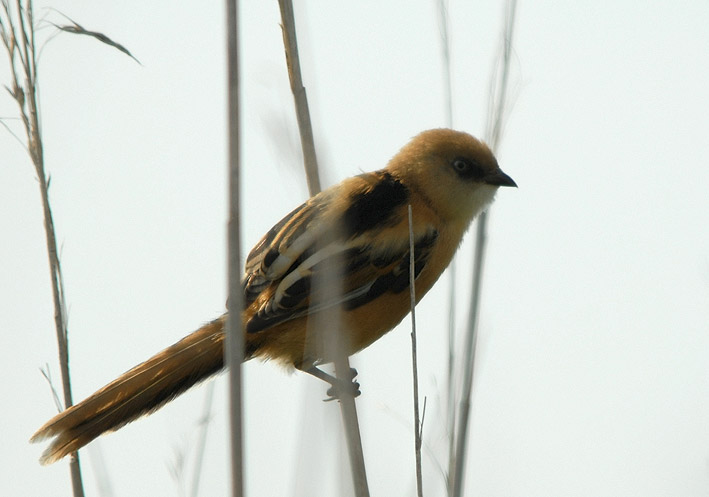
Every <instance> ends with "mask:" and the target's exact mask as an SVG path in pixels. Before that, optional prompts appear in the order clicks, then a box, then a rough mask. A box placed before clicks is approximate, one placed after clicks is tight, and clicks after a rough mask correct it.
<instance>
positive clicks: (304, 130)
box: [278, 0, 321, 197]
mask: <svg viewBox="0 0 709 497" xmlns="http://www.w3.org/2000/svg"><path fill="white" fill-rule="evenodd" d="M278 5H279V6H280V8H281V22H282V23H283V24H281V27H282V28H283V45H284V47H285V50H286V64H287V65H288V79H289V81H290V87H291V91H292V92H293V99H294V102H295V115H296V119H297V120H298V131H299V132H300V146H301V148H302V150H303V164H304V166H305V177H306V180H307V182H308V191H309V192H310V196H311V197H312V196H313V195H315V194H316V193H318V192H319V191H320V190H321V187H320V174H319V173H318V160H317V156H316V154H315V140H314V138H313V125H312V121H311V120H310V108H309V107H308V95H307V94H306V92H305V87H304V86H303V76H302V74H301V71H300V57H299V55H298V38H297V37H296V34H295V15H294V14H293V2H292V1H291V0H278Z"/></svg>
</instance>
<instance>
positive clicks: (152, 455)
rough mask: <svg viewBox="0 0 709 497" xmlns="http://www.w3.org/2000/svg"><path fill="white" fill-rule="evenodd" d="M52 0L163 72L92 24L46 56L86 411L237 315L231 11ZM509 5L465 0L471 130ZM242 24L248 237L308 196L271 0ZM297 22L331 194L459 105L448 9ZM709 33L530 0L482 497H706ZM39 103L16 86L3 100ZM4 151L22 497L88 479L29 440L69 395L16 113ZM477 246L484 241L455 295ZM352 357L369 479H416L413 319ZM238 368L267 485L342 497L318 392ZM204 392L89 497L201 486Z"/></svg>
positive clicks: (440, 328) (11, 423)
mask: <svg viewBox="0 0 709 497" xmlns="http://www.w3.org/2000/svg"><path fill="white" fill-rule="evenodd" d="M49 5H51V6H53V7H55V8H56V9H58V10H60V11H62V12H64V13H65V14H67V15H68V16H69V17H71V18H73V19H74V20H76V21H77V22H79V23H80V24H82V25H83V26H85V27H86V28H87V29H92V30H96V31H101V32H103V33H105V34H106V35H108V36H110V37H112V38H113V39H115V40H117V41H119V42H120V43H122V44H124V45H125V46H126V47H128V48H129V49H130V50H131V51H132V52H133V54H134V55H135V56H136V57H137V58H138V59H140V61H141V62H142V64H143V65H142V66H140V65H138V64H136V63H135V62H134V61H133V60H131V59H130V58H128V57H126V56H125V55H123V54H121V53H119V52H117V51H116V50H113V49H111V48H109V47H107V46H105V45H102V44H100V43H98V42H96V41H95V40H93V39H91V38H88V37H80V36H72V35H69V34H62V35H60V36H57V37H55V38H53V39H52V41H51V42H50V43H48V44H47V45H46V47H45V48H44V50H43V52H42V55H41V60H40V68H39V71H40V85H41V104H42V121H43V127H44V138H45V147H46V148H45V154H46V161H47V168H48V170H49V172H50V173H51V176H52V188H51V200H52V206H53V208H54V214H55V221H56V225H57V229H58V234H59V240H60V243H61V246H62V262H63V268H64V273H65V277H66V293H67V301H68V304H69V308H70V321H69V329H70V339H71V367H72V372H73V383H74V396H75V400H76V401H78V400H81V399H82V398H84V397H85V396H86V395H89V394H90V393H92V392H93V391H94V390H96V389H97V388H99V387H101V386H103V385H104V384H105V383H106V382H108V381H110V380H111V379H113V378H115V377H116V376H117V375H118V374H120V373H122V372H123V371H125V370H127V369H129V368H130V367H132V366H134V365H135V364H137V363H138V362H140V361H142V360H144V359H146V358H147V357H149V356H150V355H152V354H153V353H155V352H157V351H158V350H160V349H162V348H163V347H165V346H167V345H169V344H171V343H173V342H174V341H176V340H178V339H179V338H181V337H182V336H184V335H185V334H187V333H189V332H190V331H192V330H193V329H196V328H197V327H198V326H200V324H202V323H203V322H205V321H208V320H210V319H212V318H214V317H216V316H218V315H219V314H220V313H221V312H222V311H223V308H224V302H225V300H226V282H225V267H226V264H225V261H226V254H225V248H226V247H225V232H226V212H227V209H226V182H225V180H226V172H225V166H226V153H225V151H226V145H225V124H226V116H225V84H224V82H225V73H224V66H225V53H224V40H225V32H224V15H223V10H224V6H223V4H222V2H174V1H165V0H160V1H158V0H156V1H151V2H136V1H126V2H80V1H68V0H67V1H61V0H55V1H52V2H45V1H41V2H40V1H38V2H37V3H36V10H37V12H38V17H40V15H42V14H46V15H47V16H48V17H49V18H50V19H51V20H52V21H54V22H60V19H61V18H60V17H59V16H58V15H57V14H56V13H51V12H49V11H47V10H45V9H46V7H47V6H49ZM503 12H504V6H503V4H502V3H501V2H497V1H486V0H483V1H475V2H463V1H455V0H452V1H451V2H450V20H451V41H452V54H453V55H452V56H453V89H454V95H453V99H454V116H453V119H454V127H456V128H458V129H462V130H465V131H468V132H471V133H473V134H476V135H482V134H483V133H484V131H485V119H486V108H487V107H486V102H487V96H488V85H489V83H488V81H489V78H490V73H491V70H492V68H493V61H494V58H495V56H496V54H497V50H498V48H499V45H500V36H499V32H500V26H501V24H502V18H503ZM240 14H241V22H242V25H241V28H242V30H241V33H240V37H241V43H242V44H241V48H242V55H243V58H242V76H243V77H242V90H243V144H244V153H243V167H244V189H243V194H244V198H243V212H244V216H245V217H244V227H243V241H244V247H243V249H244V253H246V252H248V250H249V249H250V247H251V246H252V245H253V244H254V243H255V242H256V241H258V239H259V238H260V236H261V235H262V234H263V233H264V232H265V231H266V230H267V229H268V228H269V227H270V226H271V225H272V224H273V223H275V222H276V221H278V220H279V219H280V218H281V217H282V216H283V215H284V214H286V213H287V212H289V211H290V210H291V209H292V208H293V207H295V206H296V205H298V204H299V203H300V202H302V201H303V200H304V199H305V198H306V197H307V190H306V187H305V180H304V177H303V174H302V172H301V166H300V161H301V160H300V153H299V144H298V141H297V138H296V134H295V119H294V112H293V104H292V100H291V97H290V90H289V86H288V80H287V75H286V70H285V63H284V56H283V48H282V41H281V33H280V28H279V13H278V6H277V2H276V1H275V0H274V1H269V2H266V1H248V2H242V6H241V12H240ZM296 14H297V16H298V22H299V24H298V29H299V32H298V34H299V41H300V45H301V55H302V58H303V71H304V80H305V84H306V87H307V89H308V94H309V99H310V104H311V111H312V116H313V121H314V128H315V138H316V143H317V146H318V152H319V157H320V161H321V164H322V167H323V177H324V183H325V184H327V185H329V184H333V183H335V182H337V181H339V180H341V179H343V178H345V177H348V176H351V175H354V174H357V173H359V172H360V171H368V170H373V169H378V168H380V167H382V166H384V165H385V163H386V161H387V160H388V159H389V158H390V157H391V156H392V155H393V154H394V153H396V151H397V150H398V149H399V148H400V147H401V146H402V145H403V144H404V143H406V141H407V140H408V139H409V138H410V137H412V136H413V135H415V134H416V133H418V132H419V131H421V130H423V129H427V128H432V127H440V126H443V125H444V124H445V113H444V105H443V78H442V64H441V44H440V35H439V22H438V14H437V4H436V3H435V2H433V1H425V2H410V1H404V0H399V1H391V2H374V1H360V2H355V3H350V4H348V5H347V6H343V5H342V4H341V3H340V2H304V3H302V4H301V3H298V5H297V8H296ZM708 25H709V3H707V2H706V1H701V0H698V1H690V0H688V1H684V2H661V1H647V2H631V1H614V2H552V1H534V2H524V1H522V2H520V4H519V6H518V17H517V31H516V35H515V40H514V59H513V62H512V76H511V85H510V96H511V97H512V100H513V102H514V106H513V108H512V110H511V113H510V114H509V120H508V123H507V126H506V129H505V134H504V138H503V141H502V145H501V148H500V150H499V153H498V159H499V162H500V164H501V166H502V167H503V169H504V170H505V171H506V172H507V173H508V174H509V175H511V176H512V177H513V178H514V179H515V180H516V181H517V183H518V184H519V189H517V190H513V189H506V190H503V191H501V192H500V193H499V194H498V198H497V201H496V203H495V205H494V208H493V210H492V215H491V219H490V220H491V222H490V232H489V235H490V238H489V240H490V243H489V250H488V257H487V266H486V271H485V278H484V283H483V286H484V297H483V302H482V305H483V307H482V315H481V335H480V342H479V350H478V352H479V356H478V360H479V362H478V367H477V370H476V381H475V392H474V399H473V401H474V405H473V412H472V426H471V434H470V457H469V459H468V467H467V471H466V484H467V490H468V492H467V495H481V496H540V497H541V496H644V497H647V496H680V497H684V496H706V495H709V361H708V358H709V229H708V228H707V227H708V226H709V194H708V193H707V186H708V185H709V167H707V166H708V165H709V139H708V138H707V132H708V131H709V98H708V94H709V71H708V70H707V68H708V67H709V29H707V26H708ZM52 30H53V28H50V27H47V26H46V25H45V29H44V30H43V31H41V37H42V39H46V37H49V36H50V35H51V34H52ZM0 80H1V81H2V83H3V84H8V82H9V78H8V73H7V65H6V60H5V58H4V53H3V58H0ZM16 115H17V114H16V109H15V106H14V102H13V101H11V100H10V98H9V97H8V96H7V95H5V94H4V92H3V96H2V97H0V116H2V117H4V118H9V117H13V116H16ZM6 122H7V123H8V125H9V126H10V127H11V128H12V129H13V130H15V131H16V132H17V133H21V127H20V124H19V122H16V121H6ZM0 151H1V155H0V233H2V236H3V240H4V241H3V242H2V243H0V281H2V285H0V302H1V303H0V375H1V376H2V378H3V381H2V383H0V398H1V399H2V408H1V409H0V426H1V427H2V428H1V430H2V441H3V449H4V450H2V451H0V494H1V495H7V496H11V495H27V496H44V495H55V496H68V495H70V493H71V490H70V483H69V474H68V467H67V466H68V465H67V463H66V462H60V463H57V464H55V465H53V466H50V467H41V466H40V465H39V464H38V462H37V459H38V457H39V455H40V453H41V451H42V450H43V448H44V445H30V444H28V442H27V441H28V439H29V437H30V435H31V434H32V433H33V432H34V431H35V430H36V429H37V428H38V427H39V426H40V425H42V424H43V423H44V422H45V421H46V420H47V419H48V418H49V417H51V416H52V415H53V414H54V413H55V408H54V405H53V402H52V399H51V396H50V393H49V389H48V387H47V384H46V382H45V380H44V379H43V378H42V376H41V374H40V373H39V368H40V367H41V366H43V365H44V364H45V363H49V365H50V368H51V371H52V373H53V375H54V377H55V378H56V379H57V382H58V377H59V371H58V366H57V353H56V343H55V338H54V329H53V321H52V308H51V292H50V288H49V278H48V270H47V258H46V249H45V243H44V233H43V228H42V218H41V209H40V199H39V194H38V189H37V183H36V180H35V175H34V170H33V168H32V166H31V164H30V161H29V158H28V157H27V156H26V155H25V153H24V152H23V150H22V148H21V147H20V146H19V145H18V143H17V141H16V140H15V139H14V138H12V137H11V136H10V135H9V133H7V132H6V131H5V130H0ZM471 253H472V244H471V243H470V237H467V238H466V242H465V243H464V244H463V246H462V248H461V252H460V256H459V259H458V260H459V263H458V272H459V274H460V277H459V280H458V282H459V291H458V299H459V302H464V301H465V300H466V299H467V298H468V295H469V291H468V287H469V284H468V283H467V280H468V279H469V274H470V263H469V261H470V259H471ZM447 295H448V277H447V276H444V277H443V278H442V280H441V281H440V282H439V284H438V285H437V287H436V288H434V290H433V291H432V292H431V293H430V294H429V295H428V296H427V297H426V299H424V301H423V302H422V304H421V305H420V306H419V307H418V311H417V318H418V326H419V339H420V345H419V361H420V375H421V394H422V396H423V395H425V396H427V398H428V407H427V414H426V420H425V426H424V432H425V443H426V447H427V448H426V452H425V455H424V461H423V462H424V469H425V472H424V481H425V493H426V495H427V496H442V495H444V484H443V479H442V477H441V473H440V471H439V469H438V468H439V466H440V465H442V464H445V457H446V445H445V440H444V419H445V418H444V411H443V404H444V397H443V386H444V384H445V376H444V374H445V357H446V336H447V335H446V331H445V323H446V319H445V316H446V309H447V304H446V298H447ZM459 310H460V312H459V314H460V316H459V317H460V320H459V329H460V331H462V327H463V323H464V321H465V316H466V313H465V312H464V311H463V309H462V306H461V309H459ZM353 365H354V366H355V367H357V368H358V370H359V381H360V383H361V384H362V391H363V395H362V396H361V397H360V399H359V400H358V408H359V413H360V418H361V425H362V432H363V444H364V451H365V459H366V462H367V470H368V476H369V481H370V488H371V492H372V495H374V496H382V495H413V494H414V493H415V483H414V482H415V480H414V463H413V460H414V456H413V440H412V439H413V437H412V429H411V424H412V410H411V404H412V400H411V373H410V339H409V333H408V320H406V321H404V326H403V327H400V328H399V329H397V330H395V331H393V332H392V333H390V334H389V335H387V336H386V337H384V338H383V339H381V340H380V341H378V342H377V343H376V344H374V345H373V346H372V347H370V348H369V349H367V350H366V351H365V352H363V353H361V354H359V355H357V356H355V358H354V359H353ZM244 374H245V378H246V380H245V381H246V383H245V403H246V405H245V413H246V414H245V415H246V425H245V431H246V452H245V454H246V471H247V476H246V483H247V491H248V495H253V496H261V495H293V496H331V495H348V492H349V491H350V483H349V482H350V477H349V474H348V472H347V471H346V470H345V472H341V471H342V468H344V467H345V463H343V462H342V459H341V456H342V455H344V454H345V451H344V450H343V445H342V440H341V436H340V434H339V433H340V424H341V423H340V419H339V409H338V407H337V406H336V404H335V403H323V402H321V400H320V399H322V398H323V397H324V393H325V386H324V385H322V384H320V383H319V382H317V380H314V379H312V378H310V377H304V375H299V374H293V375H288V374H286V373H284V372H283V371H282V370H281V369H280V368H279V367H277V366H275V365H273V364H267V363H266V364H263V363H259V362H251V363H248V364H246V366H245V368H244ZM225 390H226V380H225V377H223V376H222V377H219V378H218V379H217V381H216V389H215V395H214V406H213V413H212V421H211V424H210V426H209V435H208V439H207V449H206V455H205V462H204V468H203V472H202V477H201V487H200V489H201V491H200V495H210V496H211V495H214V496H218V495H228V486H229V479H228V473H227V471H228V462H227V449H228V446H227V430H226V429H227V423H226V417H225V412H226V402H225V395H224V394H225ZM207 393H208V389H207V388H205V387H201V388H198V389H195V390H194V391H191V392H189V393H188V394H186V395H184V396H182V397H181V398H179V399H178V400H177V401H175V402H172V403H171V404H170V405H169V406H167V407H166V408H164V409H162V410H161V411H159V412H158V413H157V414H155V415H153V416H151V417H149V418H146V419H143V420H141V421H139V422H136V423H133V424H132V425H130V426H128V427H126V428H124V429H122V430H120V431H119V432H117V433H115V434H111V435H109V436H105V437H102V438H100V439H99V440H98V441H97V442H95V443H93V444H91V445H90V446H89V447H88V449H87V450H83V451H82V458H83V459H82V460H83V468H84V476H85V486H86V490H87V495H101V496H128V495H130V496H136V495H151V496H173V495H178V496H179V495H185V493H186V492H187V490H188V489H189V488H190V484H191V483H190V482H191V480H192V476H191V471H192V470H191V468H192V464H193V459H194V451H195V446H196V440H197V434H198V431H199V420H200V418H201V416H202V411H203V409H204V405H205V398H206V397H207ZM179 454H186V456H185V457H186V458H187V465H188V466H187V468H188V469H187V470H186V474H183V476H182V477H181V478H182V480H180V481H178V480H176V479H175V478H174V477H173V476H172V472H171V468H172V467H174V466H175V464H176V461H177V460H178V455H179ZM102 472H103V473H105V476H103V477H99V476H100V475H101V473H102ZM339 481H344V483H339ZM102 482H103V483H102ZM106 482H108V484H109V485H110V487H108V488H107V487H104V486H102V485H103V484H104V483H106Z"/></svg>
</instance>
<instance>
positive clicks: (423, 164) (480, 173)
mask: <svg viewBox="0 0 709 497" xmlns="http://www.w3.org/2000/svg"><path fill="white" fill-rule="evenodd" d="M387 169H388V170H389V171H390V172H391V173H392V174H393V175H395V176H398V177H399V178H401V179H402V180H403V182H404V183H405V184H406V185H408V186H409V187H410V188H415V189H416V190H418V191H419V193H421V194H422V195H423V196H424V197H425V198H426V199H427V201H428V202H429V203H430V204H431V207H433V209H434V210H436V211H437V212H439V214H440V215H441V216H442V217H443V218H444V219H445V220H447V221H451V222H465V223H469V222H470V221H471V220H472V219H473V218H474V217H475V216H477V215H478V214H479V213H480V212H482V211H483V210H484V209H485V207H486V206H487V205H488V204H489V203H490V202H492V200H493V199H494V197H495V192H496V191H497V189H498V188H499V187H501V186H515V187H516V186H517V184H516V183H515V182H514V181H513V180H512V178H510V177H509V176H507V175H506V174H505V173H504V172H502V170H501V169H500V166H498V164H497V160H496V159H495V156H494V155H493V154H492V152H491V151H490V149H489V148H488V146H487V145H485V143H483V142H481V141H480V140H478V139H476V138H474V137H473V136H471V135H469V134H467V133H463V132H460V131H454V130H451V129H431V130H428V131H424V132H422V133H419V134H418V135H417V136H415V137H414V138H413V139H412V140H411V141H410V142H409V143H408V144H406V145H405V146H404V147H403V148H402V149H401V150H400V151H399V153H398V154H396V155H395V156H394V157H393V158H392V160H391V161H390V162H389V165H388V166H387Z"/></svg>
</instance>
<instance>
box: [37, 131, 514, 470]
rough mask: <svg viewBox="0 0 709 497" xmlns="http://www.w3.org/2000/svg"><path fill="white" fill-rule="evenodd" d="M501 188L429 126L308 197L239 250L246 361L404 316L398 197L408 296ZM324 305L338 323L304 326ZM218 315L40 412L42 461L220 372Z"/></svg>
mask: <svg viewBox="0 0 709 497" xmlns="http://www.w3.org/2000/svg"><path fill="white" fill-rule="evenodd" d="M500 186H516V185H515V183H514V181H512V179H511V178H510V177H509V176H507V175H505V174H504V173H503V172H502V171H501V170H500V168H499V167H498V165H497V161H496V160H495V158H494V156H493V155H492V153H491V152H490V150H489V149H488V148H487V146H485V144H483V143H481V142H479V141H478V140H476V139H475V138H473V137H472V136H470V135H468V134H465V133H461V132H457V131H452V130H447V129H436V130H429V131H425V132H423V133H421V134H419V135H418V136H416V137H415V138H414V139H413V140H412V141H411V142H409V144H407V145H406V146H405V147H404V148H402V149H401V151H400V152H399V153H398V154H397V155H396V156H395V157H394V158H393V159H392V160H391V161H390V162H389V164H388V165H387V167H386V168H385V169H382V170H379V171H375V172H372V173H366V174H362V175H359V176H356V177H353V178H349V179H347V180H345V181H343V182H342V183H340V184H339V185H336V186H334V187H332V188H329V189H328V190H325V191H323V192H321V193H320V194H318V195H316V196H314V197H313V198H311V199H309V200H308V201H307V202H305V203H304V204H303V205H301V206H300V207H298V208H297V209H295V210H294V211H293V212H291V213H290V214H288V215H287V216H286V217H285V218H284V219H283V220H282V221H280V222H279V223H278V224H276V225H275V226H274V227H273V228H272V229H271V230H270V231H269V232H268V233H267V234H266V235H265V236H264V237H263V238H262V239H261V241H260V242H259V243H258V244H257V245H256V246H255V247H254V249H253V250H252V251H251V253H250V254H249V256H248V258H247V261H246V265H245V275H244V279H243V288H244V295H243V296H244V301H245V302H244V311H243V314H242V321H243V324H244V328H245V334H244V341H245V353H246V359H250V358H252V357H260V358H264V359H275V360H278V361H279V362H282V363H284V364H286V365H289V366H293V367H296V368H298V369H301V370H304V371H309V372H313V368H314V367H315V366H317V365H318V364H321V363H326V362H330V361H331V360H332V357H331V355H330V353H329V352H328V348H327V347H326V346H325V344H326V343H327V337H326V335H327V334H332V333H337V334H338V338H339V339H340V340H341V341H342V343H343V344H344V347H345V351H346V352H347V353H348V354H353V353H355V352H357V351H359V350H361V349H363V348H364V347H366V346H368V345H370V344H371V343H372V342H374V341H375V340H377V339H378V338H379V337H381V336H382V335H384V334H385V333H386V332H387V331H389V330H391V329H392V328H393V327H394V326H396V325H397V324H398V323H399V322H400V321H401V320H402V319H403V318H404V316H406V314H407V313H408V312H409V307H410V305H409V292H408V285H409V257H410V254H409V226H408V216H407V210H408V205H411V207H412V212H413V233H414V242H415V249H414V266H415V270H414V271H415V273H414V276H415V278H416V298H417V301H418V300H420V299H421V298H422V297H423V296H424V295H425V294H426V292H428V290H429V289H430V288H431V287H432V286H433V284H434V283H435V282H436V280H437V279H438V277H439V276H440V275H441V273H442V272H443V270H444V269H445V268H446V267H447V266H448V263H449V262H450V260H451V258H452V257H453V254H454V253H455V251H456V249H457V247H458V245H459V244H460V241H461V238H462V236H463V234H464V233H465V231H466V229H467V228H468V226H469V224H470V222H471V221H472V219H473V218H474V217H475V216H476V215H477V214H478V213H479V212H480V211H481V210H482V209H484V208H485V206H486V205H487V204H489V203H490V202H491V201H492V199H493V197H494V194H495V191H496V190H497V188H498V187H500ZM323 278H325V279H327V278H330V279H332V278H335V279H336V282H337V283H338V292H332V291H329V290H330V289H328V288H325V289H323V288H322V287H321V286H319V285H318V281H321V280H322V279H323ZM332 310H336V311H337V316H338V321H337V323H327V326H322V323H320V326H317V327H315V326H313V325H312V323H313V321H316V319H315V318H317V317H318V316H322V315H323V313H324V312H330V311H332ZM225 321H226V315H223V316H221V317H219V318H218V319H216V320H214V321H211V322H210V323H207V324H205V325H204V326H203V327H201V328H200V329H199V330H197V331H195V332H194V333H192V334H191V335H188V336H187V337H185V338H184V339H182V340H180V341H179V342H177V343H175V344H174V345H172V346H170V347H168V348H167V349H165V350H163V351H162V352H160V353H158V354H156V355H155V356H153V357H152V358H150V359H148V360H147V361H145V362H144V363H142V364H140V365H138V366H136V367H134V368H133V369H131V370H129V371H127V372H126V373H124V374H123V375H121V376H120V377H119V378H117V379H116V380H114V381H113V382H111V383H109V384H108V385H106V386H105V387H103V388H102V389H100V390H99V391H97V392H96V393H94V394H93V395H91V396H90V397H88V398H87V399H85V400H84V401H82V402H80V403H79V404H77V405H75V406H73V407H70V408H69V409H67V410H66V411H64V412H63V413H60V414H58V415H57V416H55V417H54V418H52V419H51V420H49V421H48V422H47V423H46V424H45V425H44V426H42V427H41V428H40V429H39V430H38V431H37V432H36V433H35V434H34V435H33V436H32V439H31V441H33V442H35V441H39V440H44V439H47V438H51V437H54V440H53V441H52V443H51V444H50V446H49V448H48V449H47V450H46V451H45V452H44V454H43V455H42V458H41V462H42V463H43V464H49V463H52V462H55V461H57V460H58V459H61V458H62V457H64V456H66V455H67V454H70V453H72V452H74V451H76V450H78V449H80V448H81V447H83V446H84V445H86V444H87V443H89V442H90V441H91V440H93V439H95V438H96V437H98V436H99V435H101V434H102V433H105V432H107V431H112V430H116V429H118V428H120V427H121V426H123V425H125V424H126V423H129V422H131V421H133V420H135V419H136V418H138V417H140V416H142V415H145V414H148V413H151V412H153V411H155V410H156V409H158V408H160V407H161V406H162V405H164V404H165V403H166V402H168V401H169V400H171V399H173V398H174V397H176V396H177V395H179V394H181V393H182V392H184V391H185V390H187V389H189V388H190V387H192V386H193V385H195V384H197V383H199V382H200V381H203V380H205V379H206V378H208V377H210V376H211V375H213V374H215V373H217V372H218V371H220V370H221V369H222V368H223V364H224V363H223V344H224V331H223V328H224V324H225Z"/></svg>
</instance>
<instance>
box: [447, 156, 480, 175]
mask: <svg viewBox="0 0 709 497" xmlns="http://www.w3.org/2000/svg"><path fill="white" fill-rule="evenodd" d="M451 167H453V170H454V171H455V172H456V174H457V175H458V176H459V177H461V178H462V179H467V180H474V181H477V180H479V179H480V178H482V177H483V176H484V175H485V171H484V170H483V167H482V166H481V165H480V164H478V163H477V162H476V161H474V160H471V159H469V158H467V157H457V158H455V159H453V161H452V162H451Z"/></svg>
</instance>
